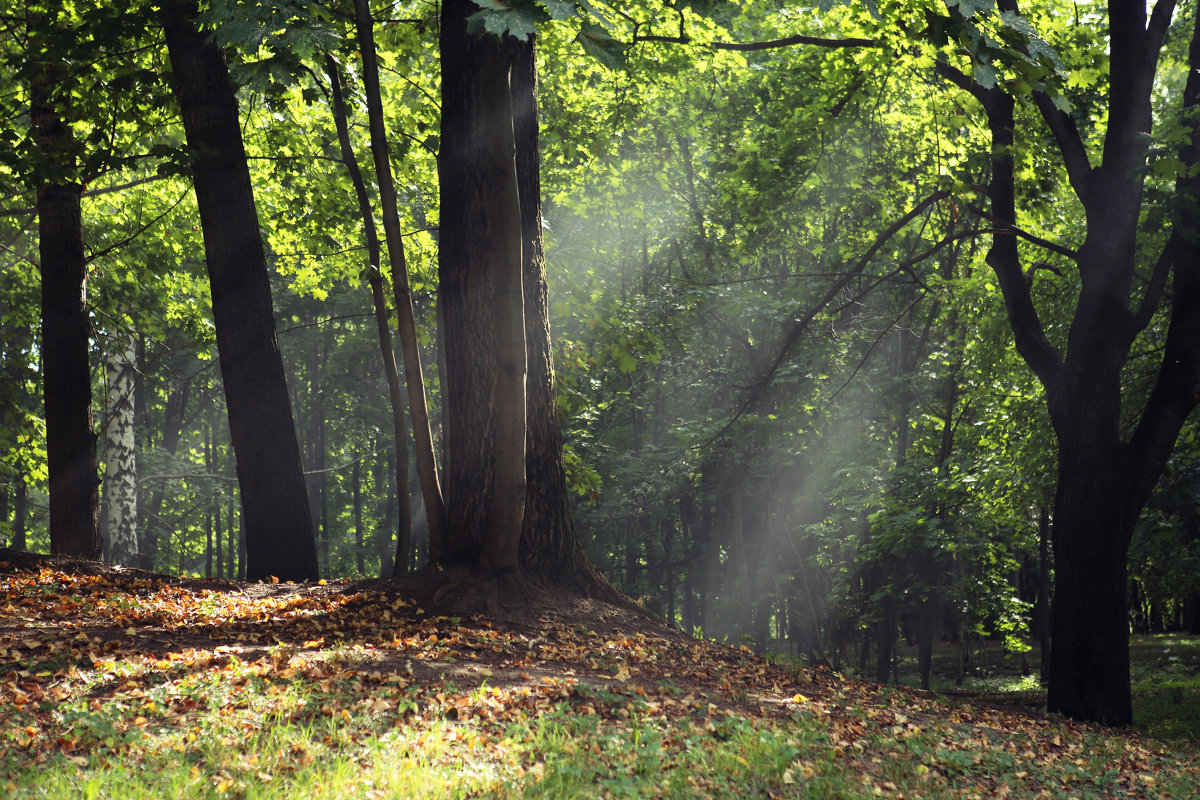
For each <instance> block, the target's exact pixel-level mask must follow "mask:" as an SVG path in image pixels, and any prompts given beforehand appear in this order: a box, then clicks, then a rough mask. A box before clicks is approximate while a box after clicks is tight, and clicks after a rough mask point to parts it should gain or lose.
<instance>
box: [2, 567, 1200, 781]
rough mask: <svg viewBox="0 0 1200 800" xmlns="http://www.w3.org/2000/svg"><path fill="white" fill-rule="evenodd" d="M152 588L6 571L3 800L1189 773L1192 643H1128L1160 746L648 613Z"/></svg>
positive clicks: (1195, 772)
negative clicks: (800, 658)
mask: <svg viewBox="0 0 1200 800" xmlns="http://www.w3.org/2000/svg"><path fill="white" fill-rule="evenodd" d="M93 569H94V567H93ZM155 587H156V584H155V583H154V582H153V581H150V580H147V579H144V578H142V579H139V580H138V582H136V584H135V585H133V586H126V585H125V584H124V583H123V582H122V579H121V577H120V576H115V577H114V576H103V575H101V576H99V577H97V576H96V575H95V574H94V573H89V574H87V575H84V576H78V575H72V574H68V573H60V572H56V571H54V570H42V571H41V572H39V573H35V574H30V573H28V572H17V573H7V574H6V573H4V572H3V571H0V608H9V609H20V612H19V614H14V615H10V616H9V617H8V618H7V619H8V622H4V621H3V620H2V619H0V661H3V664H0V796H4V797H6V798H8V797H12V798H46V800H60V798H61V800H67V799H68V798H70V800H78V798H113V800H140V799H141V798H146V799H147V800H149V798H155V799H156V800H157V798H163V797H178V798H187V799H188V800H190V799H191V798H214V799H215V798H238V799H239V800H240V799H241V798H263V800H266V798H272V799H273V798H278V797H285V796H286V797H297V798H331V799H332V798H339V799H340V798H344V797H354V798H468V797H471V798H475V797H488V798H499V799H500V800H516V799H517V798H571V797H580V798H594V797H606V798H643V797H644V798H704V797H709V798H724V797H743V796H744V797H761V798H796V799H797V800H799V798H848V799H850V800H855V799H856V798H862V799H863V800H866V798H875V797H880V796H883V797H889V798H897V799H898V798H910V799H911V798H931V799H932V800H937V799H939V798H944V799H945V800H951V799H952V798H956V799H959V800H962V799H965V798H979V800H983V798H992V797H1009V798H1022V799H1027V800H1044V799H1045V798H1061V799H1062V800H1066V799H1067V798H1072V797H1073V798H1078V799H1079V800H1085V799H1086V798H1094V799H1095V800H1100V799H1101V798H1114V797H1122V798H1152V797H1153V798H1161V797H1168V798H1194V792H1195V790H1194V787H1195V786H1196V785H1200V757H1198V754H1197V752H1196V748H1195V746H1194V744H1190V743H1189V744H1184V742H1183V739H1182V736H1183V734H1184V733H1186V731H1188V730H1190V729H1189V728H1187V727H1186V726H1187V725H1188V724H1190V723H1188V722H1187V719H1188V717H1187V715H1186V714H1185V715H1178V714H1175V715H1172V714H1170V713H1168V712H1170V711H1171V710H1172V709H1174V710H1176V711H1177V710H1178V709H1179V708H1180V707H1183V708H1184V709H1187V708H1190V706H1188V703H1189V702H1190V701H1191V696H1190V695H1189V694H1188V693H1189V692H1191V691H1193V690H1192V686H1193V685H1194V681H1195V672H1196V667H1197V665H1198V664H1200V642H1198V641H1196V640H1187V639H1182V638H1175V639H1157V638H1156V639H1153V640H1148V641H1146V642H1138V643H1137V644H1138V646H1137V647H1136V648H1135V663H1137V664H1138V665H1139V669H1142V671H1141V672H1138V673H1136V674H1135V678H1136V681H1137V682H1136V684H1135V686H1136V689H1135V699H1136V700H1137V702H1138V703H1139V706H1138V708H1139V714H1143V713H1145V709H1146V708H1149V707H1150V706H1147V705H1146V699H1147V698H1151V699H1159V700H1161V699H1162V698H1167V702H1170V703H1171V705H1170V707H1169V708H1168V707H1166V706H1164V708H1163V711H1162V715H1161V721H1160V722H1159V723H1156V724H1158V725H1160V726H1162V727H1163V730H1167V731H1168V733H1178V734H1179V736H1180V738H1179V739H1177V740H1176V742H1175V744H1174V745H1173V746H1170V747H1168V746H1166V745H1163V744H1159V743H1156V742H1149V741H1147V740H1145V739H1142V738H1139V737H1138V736H1136V735H1131V734H1128V733H1125V732H1119V731H1106V730H1103V729H1099V728H1095V727H1091V726H1080V725H1072V724H1068V723H1065V722H1062V721H1058V720H1054V719H1051V718H1047V717H1044V716H1041V715H1030V714H1026V713H1022V712H1020V711H1014V710H1009V709H1004V708H998V707H994V706H987V705H975V704H971V703H969V702H964V701H961V700H957V699H953V698H947V697H939V696H936V695H929V694H926V693H919V692H914V691H912V690H911V689H907V688H903V687H880V686H877V685H875V684H871V683H867V682H864V681H859V680H856V679H854V678H847V677H843V676H841V675H838V674H835V673H833V672H832V671H830V670H828V669H818V670H810V669H807V668H803V667H801V666H799V665H797V664H794V663H793V664H771V663H768V662H766V661H765V660H762V659H758V658H755V657H753V656H752V655H750V654H749V653H748V652H746V651H743V650H734V649H730V648H725V647H720V646H716V645H713V644H710V643H704V642H694V641H690V640H686V639H680V638H668V637H667V636H665V635H664V634H663V632H662V631H657V630H654V629H651V628H648V627H644V623H641V624H642V625H643V627H642V628H640V629H632V628H631V629H630V630H628V631H613V630H609V631H607V632H603V633H602V632H597V631H594V630H592V629H590V628H589V627H588V626H587V625H586V624H583V623H581V622H571V623H569V624H566V623H562V622H558V621H556V620H554V619H552V618H542V619H540V620H539V621H538V622H537V624H536V625H532V626H531V625H524V626H521V627H520V628H519V629H514V630H508V629H505V628H504V627H502V626H493V625H492V624H490V623H487V622H486V621H482V620H473V619H459V618H452V617H438V616H433V615H430V614H426V613H425V612H424V611H422V610H421V609H420V608H419V606H417V605H416V604H415V603H413V602H410V601H408V600H405V599H403V598H400V597H398V596H396V595H395V593H389V592H386V591H380V590H371V591H360V592H356V591H354V590H353V587H352V586H347V587H346V589H345V591H341V590H339V591H337V592H330V591H329V590H325V592H324V593H323V592H321V591H318V590H316V589H315V587H297V588H295V589H294V590H289V591H290V592H291V594H279V593H272V594H265V593H264V594H263V596H262V597H261V599H255V598H254V597H253V593H252V592H248V591H238V592H231V593H230V594H229V596H225V595H221V594H220V593H214V592H213V591H212V590H211V589H210V588H203V587H201V588H198V589H197V590H196V591H195V592H194V593H191V592H189V590H187V588H186V586H181V585H180V584H179V583H178V582H172V583H170V584H163V585H162V587H160V589H156V588H155ZM126 595H129V596H130V597H133V598H134V599H133V600H128V601H127V599H126V597H125V596H126ZM248 595H249V596H248ZM589 613H590V614H594V609H593V610H590V611H589ZM217 615H221V617H222V621H221V624H220V625H216V624H210V623H209V619H210V618H211V617H214V616H217ZM197 620H198V621H197ZM105 623H107V625H106V624H105ZM531 627H534V628H536V630H530V628H531ZM164 631H165V632H166V633H164ZM980 686H981V687H984V688H985V689H986V691H988V692H990V693H993V694H1000V695H1003V694H1004V693H1005V692H1009V693H1013V694H1021V693H1026V692H1028V691H1029V685H1028V683H1027V682H1023V680H1022V679H1018V678H1015V677H1013V676H1007V677H1005V676H1003V675H994V676H992V677H991V678H989V679H988V682H987V683H981V684H980ZM1173 693H1175V694H1173ZM1176 696H1177V697H1179V698H1180V702H1178V703H1174V702H1173V701H1171V698H1172V697H1176ZM1194 718H1195V717H1194V716H1193V717H1191V719H1194ZM1168 725H1176V726H1178V727H1177V728H1168V727H1167V726H1168Z"/></svg>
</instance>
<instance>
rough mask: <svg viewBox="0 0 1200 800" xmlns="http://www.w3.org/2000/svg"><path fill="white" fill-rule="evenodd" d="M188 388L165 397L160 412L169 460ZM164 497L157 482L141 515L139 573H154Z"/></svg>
mask: <svg viewBox="0 0 1200 800" xmlns="http://www.w3.org/2000/svg"><path fill="white" fill-rule="evenodd" d="M191 386H192V383H191V380H190V379H189V380H187V381H185V382H184V384H183V385H182V386H180V387H178V388H176V389H173V390H170V391H169V392H168V393H167V403H166V408H165V409H164V410H163V430H162V441H161V443H160V446H161V447H162V449H163V450H164V451H165V452H166V453H167V454H168V455H169V456H171V457H172V458H174V457H175V453H176V451H177V450H178V449H179V437H180V436H182V435H183V422H184V417H185V416H186V414H187V407H188V398H189V396H190V394H191ZM165 494H166V484H165V483H164V482H161V481H159V482H157V485H156V486H155V488H154V491H153V492H152V493H151V494H150V501H149V502H148V503H146V507H145V512H144V513H143V514H142V521H143V524H142V525H141V527H140V528H139V530H140V531H141V532H142V542H141V546H140V548H139V551H140V554H139V558H138V563H139V566H140V567H141V568H142V569H147V570H153V569H154V568H155V566H156V563H155V560H156V559H157V558H158V544H159V532H160V531H161V530H162V529H163V528H164V527H165V526H163V524H162V521H161V519H160V518H159V512H160V511H161V510H162V504H163V497H164V495H165ZM168 535H169V534H168Z"/></svg>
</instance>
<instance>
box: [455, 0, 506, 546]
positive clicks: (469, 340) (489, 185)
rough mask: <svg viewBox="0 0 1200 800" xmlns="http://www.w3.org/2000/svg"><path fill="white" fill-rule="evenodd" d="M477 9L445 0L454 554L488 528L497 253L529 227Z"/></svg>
mask: <svg viewBox="0 0 1200 800" xmlns="http://www.w3.org/2000/svg"><path fill="white" fill-rule="evenodd" d="M476 9H477V6H475V5H474V4H473V3H472V2H471V1H470V0H449V2H446V3H443V5H442V31H441V53H442V141H441V152H440V154H439V156H438V177H439V183H440V185H441V202H442V207H441V215H440V223H439V225H440V232H439V268H438V277H439V298H438V300H439V303H440V305H441V310H442V326H443V328H442V335H441V343H442V347H443V348H444V352H445V359H446V374H445V376H444V380H443V392H444V394H443V400H444V404H445V420H446V433H445V486H444V488H445V506H446V522H447V542H446V549H445V557H446V560H448V561H451V562H474V561H476V560H477V559H478V558H479V556H480V553H481V552H482V547H483V543H484V541H485V540H486V538H487V535H488V515H489V511H490V509H491V504H492V495H493V490H494V486H495V481H496V460H495V459H496V416H495V413H494V411H495V396H494V387H495V382H496V371H497V364H496V348H495V345H496V339H495V330H496V328H495V314H494V309H495V303H496V281H495V270H494V261H495V259H496V258H497V254H500V255H499V257H501V258H506V257H511V254H512V253H513V252H516V253H517V254H518V258H519V252H520V232H521V228H520V211H519V207H518V197H517V192H516V170H515V165H514V161H513V151H512V146H513V144H512V119H511V111H510V112H509V116H508V117H507V118H504V116H503V115H504V112H505V109H506V108H507V109H511V101H510V102H509V103H508V104H501V105H500V107H498V108H497V107H496V105H497V104H496V101H495V100H494V97H495V95H497V94H501V95H503V96H504V97H505V98H508V96H509V88H508V74H509V66H508V63H507V60H506V59H505V57H504V53H503V51H502V49H501V46H500V42H499V41H498V40H497V39H496V38H495V37H492V36H472V35H470V34H468V33H467V26H466V18H467V16H469V15H470V14H472V13H474V11H475V10H476ZM486 112H490V113H492V114H493V115H498V117H497V118H496V119H488V118H487V116H486ZM505 130H506V131H507V136H505V134H504V133H503V131H505ZM498 131H499V133H498ZM505 139H507V146H506V144H505Z"/></svg>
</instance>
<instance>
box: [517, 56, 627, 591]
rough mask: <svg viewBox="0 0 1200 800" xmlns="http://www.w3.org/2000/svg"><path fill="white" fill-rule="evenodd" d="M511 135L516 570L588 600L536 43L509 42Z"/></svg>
mask: <svg viewBox="0 0 1200 800" xmlns="http://www.w3.org/2000/svg"><path fill="white" fill-rule="evenodd" d="M505 47H506V49H507V50H508V51H509V53H510V58H511V63H512V73H511V79H510V86H511V91H512V104H513V110H512V113H513V135H514V138H515V139H516V146H517V150H516V161H517V188H518V191H519V193H520V205H521V254H522V258H523V260H524V265H523V268H522V273H523V281H524V298H525V348H526V356H527V364H528V375H527V377H526V384H525V388H526V395H525V413H526V419H527V422H528V425H527V429H526V439H525V448H526V449H525V521H524V526H523V529H522V531H521V567H522V569H524V570H525V572H526V573H527V574H530V575H535V576H537V577H539V578H541V579H543V580H550V581H555V582H559V583H562V584H565V585H570V586H574V587H576V588H578V589H580V590H581V591H583V592H585V593H587V594H597V593H600V594H603V593H608V592H612V591H613V590H612V587H611V586H609V584H608V582H607V581H606V580H605V579H604V578H603V577H602V576H600V575H599V573H598V572H597V571H596V569H595V567H594V566H593V565H592V563H591V561H590V560H589V559H588V557H587V555H586V554H585V553H584V550H583V547H582V545H581V543H580V541H579V535H578V532H577V529H576V527H575V523H574V521H573V519H572V516H571V500H570V491H569V489H568V488H567V476H566V465H565V464H564V462H563V455H562V428H561V425H560V423H559V415H558V403H557V400H556V394H555V385H554V362H553V355H552V352H551V339H550V303H549V296H548V292H547V284H546V256H545V251H544V246H543V239H542V200H541V191H542V186H541V165H540V163H539V162H540V157H541V149H540V137H539V131H538V101H537V62H536V50H535V47H536V38H534V37H531V38H530V39H529V40H526V41H518V40H515V39H511V38H510V39H509V40H507V41H506V43H505Z"/></svg>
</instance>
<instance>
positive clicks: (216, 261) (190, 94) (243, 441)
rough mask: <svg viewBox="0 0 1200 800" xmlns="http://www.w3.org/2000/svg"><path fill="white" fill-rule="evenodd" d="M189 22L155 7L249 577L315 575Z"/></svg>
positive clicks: (282, 406) (309, 532)
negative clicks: (179, 133) (189, 190)
mask: <svg viewBox="0 0 1200 800" xmlns="http://www.w3.org/2000/svg"><path fill="white" fill-rule="evenodd" d="M195 17H196V6H195V4H194V3H188V2H182V3H172V4H170V5H168V6H167V7H166V8H165V9H164V10H163V26H164V30H165V32H166V37H167V47H168V51H169V53H170V56H171V65H172V68H173V71H174V79H175V88H176V94H177V97H178V101H179V107H180V111H181V113H182V117H183V124H184V129H185V131H186V132H187V139H188V147H189V150H190V156H191V167H192V174H193V179H194V185H195V192H196V202H197V204H198V206H199V210H200V220H201V226H202V229H203V232H204V250H205V257H206V263H207V268H208V274H209V283H210V287H211V291H212V301H213V319H214V323H215V327H216V332H217V348H218V351H219V352H220V361H221V376H222V378H223V380H224V385H225V397H226V400H227V403H228V409H229V428H230V433H231V436H232V439H233V447H234V452H235V455H236V457H237V471H238V481H239V485H240V488H241V498H242V515H243V520H244V525H245V531H246V533H245V536H246V559H247V563H246V577H247V578H249V579H251V580H257V579H262V578H266V577H269V576H272V575H274V576H276V577H279V578H282V579H287V580H304V579H310V578H316V577H317V571H318V570H317V553H316V544H315V541H314V538H313V526H312V517H311V513H310V511H309V505H308V498H307V491H306V489H305V486H304V476H303V471H302V468H301V462H300V448H299V445H298V443H297V440H296V430H295V426H294V424H293V421H292V413H291V406H290V403H289V400H288V393H287V384H286V378H285V376H284V371H283V363H282V360H281V358H280V354H279V345H278V341H277V339H276V333H275V321H274V313H273V310H272V307H271V292H270V284H269V281H268V275H267V265H266V259H265V255H264V251H263V244H262V234H261V232H260V230H259V226H258V214H257V211H256V209H255V205H254V194H253V189H252V187H251V183H250V173H249V169H248V167H247V166H246V153H245V149H244V147H243V144H242V136H241V129H240V121H239V115H238V107H237V100H236V97H235V95H234V90H233V86H232V84H231V83H230V80H229V75H228V71H227V69H226V66H225V61H224V58H223V57H222V54H221V51H220V50H219V49H218V48H217V47H216V46H215V45H214V44H212V43H211V42H209V41H206V39H205V37H204V35H203V34H201V33H200V31H199V30H197V28H196V23H195Z"/></svg>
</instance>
